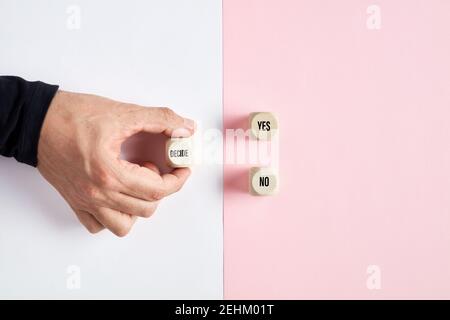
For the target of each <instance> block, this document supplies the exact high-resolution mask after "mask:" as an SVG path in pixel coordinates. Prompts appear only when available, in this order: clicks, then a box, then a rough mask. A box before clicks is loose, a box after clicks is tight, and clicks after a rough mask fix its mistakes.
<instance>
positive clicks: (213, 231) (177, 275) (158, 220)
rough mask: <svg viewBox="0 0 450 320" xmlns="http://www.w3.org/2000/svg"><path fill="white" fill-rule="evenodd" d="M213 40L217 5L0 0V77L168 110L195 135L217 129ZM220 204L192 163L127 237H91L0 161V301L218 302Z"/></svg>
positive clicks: (39, 183)
mask: <svg viewBox="0 0 450 320" xmlns="http://www.w3.org/2000/svg"><path fill="white" fill-rule="evenodd" d="M70 5H77V6H78V8H79V9H80V10H81V16H80V17H81V25H80V29H74V30H73V29H70V28H68V27H67V22H68V19H69V16H70V14H71V13H73V11H70V12H69V13H68V12H66V10H67V9H68V8H69V7H70ZM69 26H72V27H73V25H70V24H69ZM221 40H222V39H221V1H220V0H192V1H185V0H151V1H149V0H147V1H129V0H128V1H98V0H97V1H70V2H69V1H56V0H55V1H49V0H47V1H31V0H29V1H25V0H20V1H17V0H14V1H13V0H0V74H2V75H18V76H22V77H24V78H26V79H28V80H41V81H44V82H48V83H54V84H59V85H60V87H61V89H63V90H70V91H81V92H88V93H94V94H99V95H104V96H108V97H111V98H113V99H118V100H123V101H128V102H133V103H138V104H143V105H157V106H170V107H172V108H173V109H174V110H175V111H177V112H178V113H180V114H182V115H184V116H187V117H191V118H193V119H196V120H197V121H198V122H199V123H200V124H201V125H202V126H203V127H205V128H221V127H222V97H221V85H222V71H221V63H222V56H221V52H222V48H221ZM141 147H142V146H141ZM218 148H219V147H218ZM218 151H219V150H218ZM138 152H139V150H138ZM142 152H144V153H149V152H150V153H151V146H149V149H147V150H142ZM222 203H223V202H222V167H221V166H220V165H218V164H217V165H203V166H198V167H196V168H195V169H194V172H193V175H192V177H191V179H190V180H189V182H188V183H187V184H186V186H185V188H184V189H183V190H182V191H181V192H179V193H178V194H176V195H174V196H172V197H170V198H168V199H166V200H165V201H163V202H162V204H161V205H160V207H159V210H158V211H157V213H156V214H155V215H154V216H153V217H152V218H151V219H149V220H139V221H138V222H137V224H136V225H135V227H134V229H133V230H132V232H131V234H130V235H129V236H128V237H126V238H122V239H121V238H116V237H115V236H113V235H112V234H110V233H109V232H107V231H103V232H102V233H100V234H98V235H90V234H89V233H87V231H85V230H84V228H83V227H82V226H81V225H80V224H79V223H78V221H77V219H76V218H75V216H74V215H73V214H72V212H71V211H70V209H69V208H68V206H67V205H66V204H65V202H64V201H63V200H62V198H61V197H60V196H59V195H58V194H57V192H56V191H55V190H54V189H53V188H52V187H51V186H50V185H49V184H48V183H47V182H46V181H45V180H44V179H43V178H42V177H41V176H40V175H39V173H38V171H37V170H36V169H34V168H32V167H28V166H26V165H23V164H19V163H17V162H16V161H15V160H14V159H7V158H3V157H0V298H62V299H71V298H160V299H164V298H192V299H196V298H205V299H209V298H211V299H220V298H222V253H223V252H222ZM70 265H77V266H79V267H80V270H81V288H80V289H78V290H69V289H67V287H66V281H67V278H68V276H69V274H68V273H67V271H68V270H67V269H68V267H69V266H70Z"/></svg>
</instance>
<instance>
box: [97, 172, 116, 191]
mask: <svg viewBox="0 0 450 320" xmlns="http://www.w3.org/2000/svg"><path fill="white" fill-rule="evenodd" d="M96 182H97V184H98V185H99V186H100V187H102V188H110V187H111V186H112V185H113V183H114V180H113V178H112V177H111V175H110V174H109V173H108V172H106V171H104V170H100V171H99V172H98V173H97V175H96Z"/></svg>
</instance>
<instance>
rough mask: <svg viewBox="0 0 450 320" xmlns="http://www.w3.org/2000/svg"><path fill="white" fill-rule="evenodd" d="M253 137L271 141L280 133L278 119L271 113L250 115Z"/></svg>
mask: <svg viewBox="0 0 450 320" xmlns="http://www.w3.org/2000/svg"><path fill="white" fill-rule="evenodd" d="M249 127H250V133H251V136H252V137H254V138H256V139H259V140H270V139H272V137H273V136H274V135H275V134H277V132H278V119H277V117H276V116H275V115H274V114H273V113H270V112H253V113H250V117H249Z"/></svg>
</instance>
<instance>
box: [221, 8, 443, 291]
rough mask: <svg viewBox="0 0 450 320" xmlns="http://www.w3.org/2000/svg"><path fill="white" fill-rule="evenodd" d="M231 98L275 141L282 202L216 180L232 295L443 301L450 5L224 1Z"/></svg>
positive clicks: (231, 177)
mask: <svg viewBox="0 0 450 320" xmlns="http://www.w3.org/2000/svg"><path fill="white" fill-rule="evenodd" d="M371 4H377V5H379V6H380V8H381V30H378V31H373V30H368V29H367V27H366V19H367V17H368V14H367V13H366V9H367V7H368V6H369V5H371ZM224 100H225V101H224V103H225V106H224V108H225V109H224V110H225V120H224V121H225V123H224V125H225V128H233V127H237V126H238V125H241V124H242V120H243V119H245V117H246V116H247V113H249V112H253V111H259V110H267V111H272V112H275V113H276V114H277V115H278V116H279V118H280V141H281V149H280V178H281V188H280V194H279V195H278V196H275V197H253V196H250V195H249V194H248V193H246V190H245V186H246V181H247V172H248V166H237V165H226V167H225V177H226V180H225V217H224V219H225V240H224V241H225V298H228V299H230V298H237V299H239V298H364V299H365V298H369V299H372V298H450V1H447V0H432V1H430V0H426V1H425V0H423V1H418V0H408V1H406V0H405V1H400V0H396V1H392V0H389V1H387V0H386V1H377V2H376V3H373V2H371V1H357V0H346V1H331V0H329V1H324V0H321V1H314V0H309V1H300V0H224ZM369 265H378V266H379V267H380V268H381V285H382V287H381V289H380V290H368V288H367V287H366V280H367V277H368V275H367V273H366V269H367V267H368V266H369Z"/></svg>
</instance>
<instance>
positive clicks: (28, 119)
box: [16, 81, 59, 167]
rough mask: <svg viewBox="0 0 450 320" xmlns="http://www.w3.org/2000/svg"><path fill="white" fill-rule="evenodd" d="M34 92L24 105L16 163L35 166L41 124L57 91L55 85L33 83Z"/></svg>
mask: <svg viewBox="0 0 450 320" xmlns="http://www.w3.org/2000/svg"><path fill="white" fill-rule="evenodd" d="M34 84H35V85H34V91H33V93H32V94H31V95H29V101H26V102H25V105H24V110H23V112H24V124H25V126H24V128H23V134H22V141H21V144H20V149H19V152H18V154H17V156H16V159H17V161H19V162H23V163H26V164H29V165H31V166H33V167H36V166H37V151H38V144H39V137H40V134H41V128H42V124H43V123H44V119H45V116H46V114H47V111H48V108H49V107H50V103H51V102H52V100H53V97H54V96H55V94H56V92H57V91H58V88H59V87H58V86H57V85H50V84H46V83H43V82H40V81H37V82H35V83H34Z"/></svg>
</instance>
